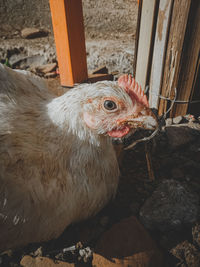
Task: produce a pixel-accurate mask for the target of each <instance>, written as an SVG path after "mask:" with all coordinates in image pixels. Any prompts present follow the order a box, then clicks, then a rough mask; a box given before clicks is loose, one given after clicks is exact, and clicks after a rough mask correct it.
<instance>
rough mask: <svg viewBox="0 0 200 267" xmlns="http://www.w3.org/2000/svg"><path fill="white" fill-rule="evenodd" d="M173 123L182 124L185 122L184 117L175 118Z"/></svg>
mask: <svg viewBox="0 0 200 267" xmlns="http://www.w3.org/2000/svg"><path fill="white" fill-rule="evenodd" d="M172 121H173V123H174V124H180V123H181V122H182V121H183V117H182V116H177V117H175V118H173V119H172Z"/></svg>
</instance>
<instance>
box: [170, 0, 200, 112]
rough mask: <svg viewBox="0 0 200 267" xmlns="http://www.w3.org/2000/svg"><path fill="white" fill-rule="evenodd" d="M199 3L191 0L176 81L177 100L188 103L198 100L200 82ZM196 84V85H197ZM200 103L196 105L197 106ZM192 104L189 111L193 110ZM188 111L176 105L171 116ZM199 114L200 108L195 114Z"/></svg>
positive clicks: (183, 106)
mask: <svg viewBox="0 0 200 267" xmlns="http://www.w3.org/2000/svg"><path fill="white" fill-rule="evenodd" d="M199 18H200V3H199V0H193V1H192V3H191V9H190V14H189V20H188V25H187V31H186V35H185V42H184V52H183V54H182V58H181V63H182V64H181V66H180V75H179V81H178V89H179V90H178V96H177V98H178V99H179V100H184V101H190V100H195V97H197V98H196V100H199V99H200V98H199V96H200V94H199V90H200V80H199V81H198V80H197V77H198V71H199V58H200V20H199ZM197 83H198V85H197ZM193 96H194V99H193ZM199 104H200V103H198V105H199ZM193 105H194V104H192V105H191V106H190V110H192V109H193ZM187 110H188V104H178V103H177V104H176V103H175V105H174V108H173V110H172V116H178V115H185V114H186V113H187ZM197 112H198V113H199V112H200V108H198V109H197V104H196V113H197Z"/></svg>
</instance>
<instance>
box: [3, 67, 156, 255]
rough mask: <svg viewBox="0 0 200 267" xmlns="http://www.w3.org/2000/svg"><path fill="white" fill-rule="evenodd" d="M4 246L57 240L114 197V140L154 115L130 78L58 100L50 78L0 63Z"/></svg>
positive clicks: (149, 123)
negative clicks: (68, 229) (48, 84)
mask: <svg viewBox="0 0 200 267" xmlns="http://www.w3.org/2000/svg"><path fill="white" fill-rule="evenodd" d="M0 122H1V123H0V251H3V250H7V249H10V248H18V247H20V246H24V245H26V244H28V243H32V242H41V241H47V240H50V239H53V238H57V237H58V236H59V235H60V234H61V233H62V232H63V230H64V229H65V228H66V227H67V226H68V225H69V224H71V223H73V222H77V221H80V220H83V219H85V218H88V217H89V216H91V215H94V214H95V213H97V212H98V211H99V210H100V209H101V208H102V207H103V206H104V205H105V204H106V203H107V202H108V201H109V200H110V199H112V198H113V197H114V196H115V193H116V190H117V186H118V179H119V168H118V162H117V158H116V154H115V151H114V149H113V145H112V138H111V137H115V138H122V137H123V136H125V135H127V134H128V133H129V131H130V130H131V129H132V128H133V129H134V128H137V127H144V128H145V129H154V127H156V124H157V122H156V119H155V117H154V115H153V113H152V112H151V110H150V109H149V108H148V101H147V98H146V96H145V95H144V93H143V92H142V90H141V88H140V87H138V84H136V83H135V81H134V79H133V78H132V77H131V76H130V75H129V76H128V75H124V76H121V77H120V78H119V80H118V83H117V82H111V81H102V82H97V83H95V84H82V85H78V86H77V87H76V88H73V89H71V90H69V91H68V92H67V93H65V94H63V95H62V96H59V97H55V96H54V95H53V94H51V93H50V92H49V90H48V88H47V86H46V85H45V82H44V81H43V80H42V79H41V78H38V77H36V76H33V74H30V73H28V72H25V71H16V70H15V71H14V70H12V69H10V68H7V67H5V66H3V65H0Z"/></svg>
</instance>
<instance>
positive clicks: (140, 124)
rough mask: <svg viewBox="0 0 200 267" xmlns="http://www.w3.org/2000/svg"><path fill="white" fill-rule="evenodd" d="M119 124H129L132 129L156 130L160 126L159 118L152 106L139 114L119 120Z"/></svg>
mask: <svg viewBox="0 0 200 267" xmlns="http://www.w3.org/2000/svg"><path fill="white" fill-rule="evenodd" d="M118 124H119V125H127V126H129V127H130V128H131V129H135V130H137V129H141V128H142V129H144V130H152V131H153V130H155V129H157V127H158V119H157V117H156V115H155V114H154V113H153V111H152V110H151V109H150V108H146V109H144V110H142V111H141V112H139V113H138V114H137V115H136V114H132V115H130V116H128V117H126V118H125V119H122V120H119V121H118Z"/></svg>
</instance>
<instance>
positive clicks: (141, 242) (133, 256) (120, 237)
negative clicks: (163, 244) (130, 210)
mask: <svg viewBox="0 0 200 267" xmlns="http://www.w3.org/2000/svg"><path fill="white" fill-rule="evenodd" d="M92 265H93V266H96V267H104V266H107V267H114V266H122V267H123V266H126V267H128V266H138V267H139V266H142V267H147V266H148V267H160V266H164V263H163V256H162V253H161V252H160V250H159V249H158V248H157V246H156V244H155V242H154V241H153V240H152V239H151V237H150V235H149V234H148V233H147V232H146V230H145V229H144V227H143V226H142V225H141V224H140V222H139V221H138V220H137V219H136V217H133V216H132V217H129V218H127V219H124V220H122V221H121V222H119V223H117V224H115V225H113V226H112V228H111V229H110V230H108V231H107V232H105V233H104V234H103V236H102V237H101V238H100V240H99V241H98V242H97V244H96V247H95V253H94V254H93V261H92Z"/></svg>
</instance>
